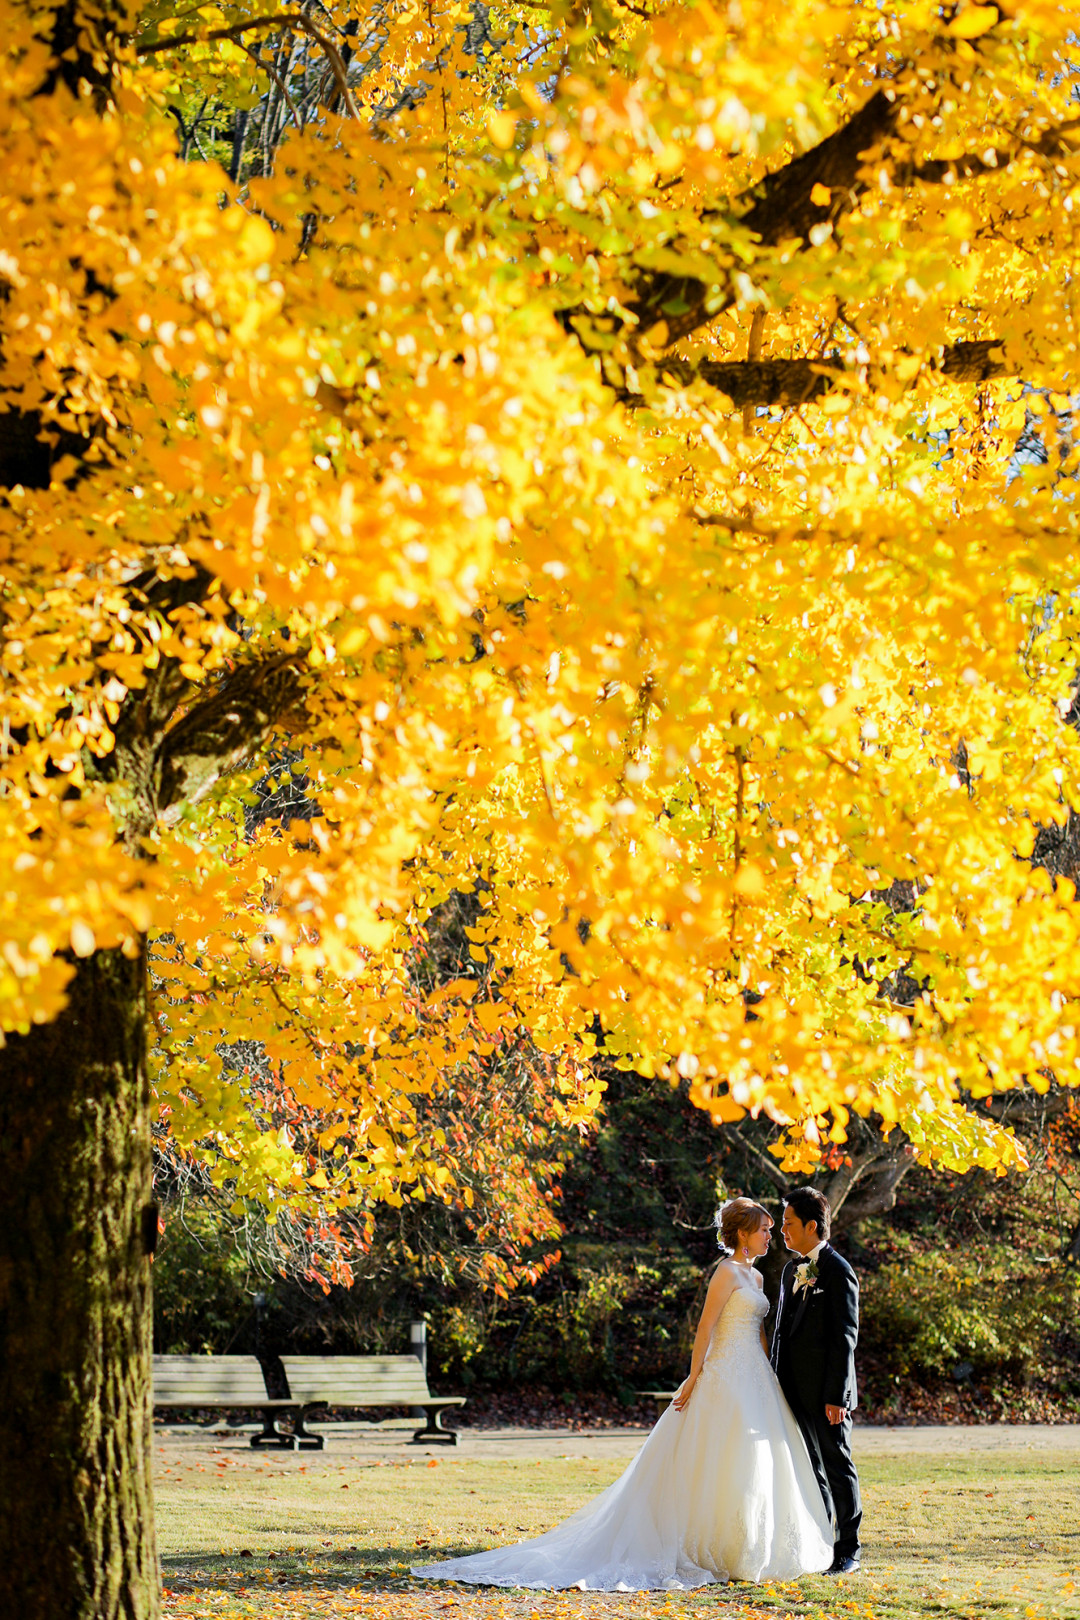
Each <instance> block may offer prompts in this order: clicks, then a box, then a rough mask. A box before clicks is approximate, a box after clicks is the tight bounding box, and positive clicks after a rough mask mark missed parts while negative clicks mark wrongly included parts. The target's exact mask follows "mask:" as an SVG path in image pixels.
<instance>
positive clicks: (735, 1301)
mask: <svg viewBox="0 0 1080 1620" xmlns="http://www.w3.org/2000/svg"><path fill="white" fill-rule="evenodd" d="M768 1311H769V1304H768V1300H767V1299H766V1298H765V1296H764V1294H763V1292H762V1290H761V1288H760V1286H759V1284H758V1282H757V1281H756V1274H755V1275H754V1276H749V1275H747V1276H746V1277H745V1280H744V1279H743V1278H742V1277H740V1278H739V1279H738V1281H737V1284H736V1288H735V1292H734V1293H733V1294H732V1295H731V1296H730V1298H729V1299H728V1301H727V1303H726V1305H725V1306H724V1309H723V1310H722V1311H721V1313H720V1319H719V1321H718V1322H717V1324H716V1327H715V1329H714V1330H713V1336H712V1341H711V1343H710V1345H709V1349H708V1353H707V1355H706V1357H705V1362H704V1365H703V1367H702V1369H701V1373H700V1375H699V1377H698V1381H697V1384H696V1385H695V1387H694V1393H693V1394H692V1395H691V1397H690V1402H689V1405H688V1406H687V1407H686V1409H685V1411H683V1412H677V1411H676V1410H675V1408H674V1407H673V1406H669V1407H668V1409H667V1411H666V1412H665V1413H664V1414H663V1416H662V1417H661V1418H660V1420H659V1422H658V1423H657V1424H656V1426H655V1428H654V1429H653V1430H652V1433H651V1434H650V1435H649V1438H648V1439H647V1440H646V1442H645V1444H644V1445H643V1446H642V1448H641V1450H640V1451H639V1452H638V1454H637V1456H636V1457H635V1458H634V1460H633V1462H632V1463H631V1464H630V1466H629V1468H627V1470H626V1472H625V1473H624V1474H623V1475H622V1476H621V1478H619V1479H617V1480H616V1481H615V1483H614V1485H609V1486H608V1488H607V1489H606V1490H604V1491H601V1493H600V1495H599V1496H598V1497H596V1498H595V1499H594V1500H593V1501H591V1502H589V1503H587V1504H586V1506H585V1507H583V1508H579V1510H578V1511H577V1513H575V1514H573V1515H572V1516H571V1517H570V1518H569V1519H567V1520H565V1521H564V1523H562V1524H560V1525H558V1526H556V1528H555V1529H554V1530H549V1531H548V1532H547V1533H546V1535H542V1536H537V1537H536V1539H535V1540H533V1541H519V1542H518V1543H517V1544H516V1545H515V1546H512V1547H498V1548H496V1549H495V1550H494V1551H492V1552H484V1553H473V1554H471V1555H470V1556H468V1557H466V1558H450V1559H447V1560H446V1561H445V1562H443V1563H440V1564H424V1565H420V1566H419V1567H417V1568H414V1569H413V1574H414V1575H420V1576H424V1577H425V1578H427V1579H428V1580H444V1581H467V1582H469V1583H470V1584H473V1585H477V1586H523V1587H537V1588H552V1587H555V1588H565V1587H579V1588H580V1589H581V1590H582V1591H590V1592H649V1591H662V1590H668V1591H681V1590H684V1589H686V1588H689V1587H696V1586H706V1585H708V1584H710V1583H711V1582H715V1581H732V1580H734V1581H761V1580H765V1579H767V1578H772V1579H776V1580H790V1579H793V1578H794V1577H795V1576H797V1575H807V1574H810V1573H812V1572H818V1571H821V1570H824V1569H827V1568H828V1566H829V1565H830V1564H831V1562H832V1557H833V1535H832V1526H831V1524H830V1522H829V1518H828V1515H827V1514H826V1512H825V1507H824V1504H823V1502H822V1499H821V1492H820V1491H819V1490H818V1486H817V1481H816V1480H815V1478H814V1471H813V1468H812V1467H811V1464H810V1458H809V1455H808V1454H807V1450H806V1443H805V1441H804V1440H803V1437H802V1432H801V1431H800V1429H799V1425H798V1424H797V1423H796V1421H795V1418H794V1417H793V1415H792V1412H791V1408H790V1407H789V1406H788V1404H787V1401H786V1400H785V1399H784V1396H783V1393H782V1391H781V1389H780V1385H779V1384H778V1383H777V1381H776V1375H775V1373H774V1372H773V1370H772V1368H771V1367H770V1365H769V1360H768V1357H767V1356H766V1355H765V1352H764V1351H763V1350H762V1348H761V1336H760V1330H761V1324H762V1322H763V1321H764V1319H765V1317H766V1316H767V1315H768Z"/></svg>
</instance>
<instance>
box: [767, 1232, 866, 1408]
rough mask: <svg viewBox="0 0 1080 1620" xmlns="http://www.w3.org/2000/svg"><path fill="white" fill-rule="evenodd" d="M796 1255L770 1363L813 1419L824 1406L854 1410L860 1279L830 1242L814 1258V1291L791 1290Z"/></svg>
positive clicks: (785, 1282) (783, 1287)
mask: <svg viewBox="0 0 1080 1620" xmlns="http://www.w3.org/2000/svg"><path fill="white" fill-rule="evenodd" d="M802 1264H803V1262H802V1260H801V1259H800V1258H799V1257H795V1258H794V1259H792V1260H789V1261H788V1264H787V1265H786V1266H785V1267H784V1275H783V1278H782V1281H781V1284H780V1303H779V1306H778V1307H777V1312H776V1326H775V1328H774V1329H773V1339H772V1350H771V1353H770V1359H771V1361H772V1364H773V1367H774V1368H775V1370H776V1376H777V1377H778V1378H779V1380H780V1386H781V1388H782V1389H783V1390H784V1393H785V1394H787V1395H788V1396H789V1398H790V1396H791V1395H794V1396H795V1397H796V1398H797V1402H798V1404H799V1405H800V1406H801V1407H802V1408H803V1410H804V1411H805V1412H806V1413H807V1414H813V1415H814V1416H815V1417H816V1416H817V1415H818V1414H819V1413H820V1412H821V1411H822V1410H823V1408H824V1407H825V1406H846V1407H847V1409H848V1411H849V1412H851V1411H854V1409H855V1407H856V1406H857V1404H858V1400H859V1393H858V1388H857V1386H856V1383H855V1345H856V1343H857V1342H858V1338H859V1280H858V1278H857V1277H856V1275H855V1273H854V1272H853V1271H852V1269H851V1267H850V1266H849V1265H848V1263H847V1261H846V1260H845V1259H844V1258H843V1256H842V1255H839V1254H837V1252H836V1250H835V1249H834V1248H831V1247H830V1245H829V1244H828V1243H826V1244H825V1246H824V1248H823V1249H822V1251H821V1253H820V1254H819V1255H818V1261H817V1268H818V1274H817V1279H816V1281H815V1284H814V1287H813V1289H812V1290H808V1289H800V1290H799V1292H798V1293H796V1292H795V1272H796V1270H797V1268H798V1267H799V1266H801V1265H802Z"/></svg>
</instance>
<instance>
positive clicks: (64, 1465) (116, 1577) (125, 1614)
mask: <svg viewBox="0 0 1080 1620" xmlns="http://www.w3.org/2000/svg"><path fill="white" fill-rule="evenodd" d="M145 1021H146V964H145V960H144V959H143V958H142V957H141V956H140V958H139V959H138V960H131V959H129V958H126V957H124V956H122V955H121V953H120V952H119V951H98V952H97V953H96V954H94V955H93V956H90V957H88V958H86V959H85V960H82V961H80V962H78V964H77V969H76V973H75V976H74V978H73V980H72V982H71V985H70V1000H69V1003H68V1006H67V1007H66V1008H65V1010H64V1012H63V1013H62V1014H61V1015H60V1017H59V1018H57V1019H56V1020H55V1021H54V1022H53V1023H51V1024H45V1025H41V1026H38V1027H35V1028H34V1029H32V1030H31V1032H30V1034H29V1035H26V1036H12V1037H10V1038H9V1040H8V1044H7V1046H6V1047H4V1048H3V1050H0V1154H2V1173H0V1413H2V1414H3V1423H4V1434H3V1439H2V1445H3V1451H4V1463H3V1466H2V1467H0V1614H3V1615H5V1616H7V1615H11V1616H12V1617H15V1616H18V1620H114V1617H115V1620H151V1617H153V1616H155V1615H156V1614H157V1610H158V1572H157V1558H156V1554H155V1548H154V1529H153V1506H152V1500H151V1491H150V1477H149V1466H150V1417H151V1406H150V1399H151V1396H150V1342H151V1313H150V1259H149V1251H150V1250H151V1249H152V1246H153V1236H154V1234H155V1233H156V1225H157V1221H156V1211H155V1210H154V1209H153V1207H152V1203H151V1191H150V1187H151V1180H150V1177H151V1158H150V1129H149V1089H148V1080H147V1066H146V1028H145Z"/></svg>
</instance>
